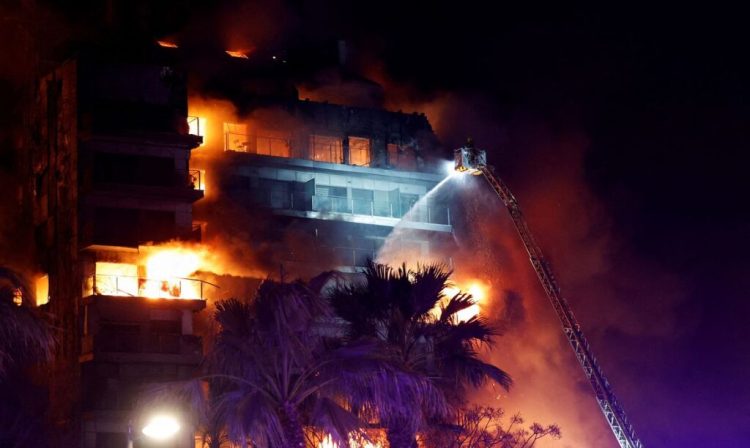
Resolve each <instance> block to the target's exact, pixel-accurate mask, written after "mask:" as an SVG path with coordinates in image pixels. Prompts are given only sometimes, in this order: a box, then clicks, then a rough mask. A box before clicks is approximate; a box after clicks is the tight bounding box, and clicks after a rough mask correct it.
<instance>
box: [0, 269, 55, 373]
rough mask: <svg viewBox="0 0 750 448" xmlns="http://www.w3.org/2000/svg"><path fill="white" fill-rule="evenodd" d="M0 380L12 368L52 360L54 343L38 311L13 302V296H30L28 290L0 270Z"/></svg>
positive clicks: (9, 271)
mask: <svg viewBox="0 0 750 448" xmlns="http://www.w3.org/2000/svg"><path fill="white" fill-rule="evenodd" d="M0 280H2V282H1V284H0V381H2V380H3V378H5V377H6V376H7V375H8V374H9V371H10V370H11V369H12V368H18V367H23V366H24V365H25V364H32V363H35V362H45V361H49V360H51V359H52V355H53V350H54V348H55V340H54V337H53V334H52V331H51V330H50V328H49V326H48V325H47V323H46V322H45V321H44V320H43V319H42V318H41V317H40V316H38V315H37V313H36V311H35V310H33V309H30V308H28V307H27V306H25V305H21V306H18V305H17V304H15V303H14V295H17V294H19V293H20V294H21V296H22V297H28V296H29V295H28V288H26V287H25V285H24V284H23V282H22V281H21V279H20V277H19V276H18V275H17V274H15V273H14V272H13V271H11V270H9V269H7V268H3V267H0Z"/></svg>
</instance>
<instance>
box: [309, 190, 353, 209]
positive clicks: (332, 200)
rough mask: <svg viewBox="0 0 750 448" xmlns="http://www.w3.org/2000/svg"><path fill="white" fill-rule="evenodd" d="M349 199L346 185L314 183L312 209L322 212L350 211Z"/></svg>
mask: <svg viewBox="0 0 750 448" xmlns="http://www.w3.org/2000/svg"><path fill="white" fill-rule="evenodd" d="M351 204H352V203H351V201H350V200H349V199H348V197H347V191H346V187H331V186H328V185H316V186H315V197H314V198H313V210H315V211H322V212H337V213H351V212H352V209H351Z"/></svg>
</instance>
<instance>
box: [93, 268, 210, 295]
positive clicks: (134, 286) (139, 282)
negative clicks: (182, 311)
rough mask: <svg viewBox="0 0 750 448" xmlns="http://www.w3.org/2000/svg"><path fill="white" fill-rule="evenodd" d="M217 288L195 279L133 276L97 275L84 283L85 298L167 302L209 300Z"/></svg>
mask: <svg viewBox="0 0 750 448" xmlns="http://www.w3.org/2000/svg"><path fill="white" fill-rule="evenodd" d="M208 288H216V285H213V284H211V283H208V282H206V281H203V280H198V279H194V278H169V279H154V278H145V277H139V276H132V275H117V274H94V275H91V276H89V277H87V278H86V280H85V282H84V292H83V296H84V297H89V296H113V297H141V298H148V299H167V300H200V301H204V300H206V296H205V293H206V292H207V291H208Z"/></svg>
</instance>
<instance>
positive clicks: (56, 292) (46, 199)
mask: <svg viewBox="0 0 750 448" xmlns="http://www.w3.org/2000/svg"><path fill="white" fill-rule="evenodd" d="M77 84H78V70H77V65H76V64H75V63H72V62H71V63H66V64H64V65H62V66H61V67H60V68H58V69H57V70H55V71H54V72H53V73H51V74H50V75H48V76H46V77H45V78H43V79H42V81H41V83H40V84H39V86H38V91H37V95H36V108H35V114H34V117H35V120H34V121H35V123H34V124H35V126H34V127H33V128H32V129H31V134H32V138H31V142H32V145H31V146H30V147H29V148H28V150H29V151H30V152H31V157H30V161H31V170H32V173H31V174H32V175H31V176H30V178H31V179H32V185H31V186H30V190H31V192H32V195H31V198H32V199H31V200H32V201H33V202H34V207H33V209H34V231H35V243H36V253H37V259H38V261H39V267H40V270H42V271H43V272H47V273H48V274H49V280H50V284H49V295H50V297H51V300H50V302H49V304H48V305H47V306H48V309H49V311H50V314H51V315H52V316H53V320H54V322H53V323H54V325H55V326H56V327H57V328H58V329H59V331H58V350H57V357H56V359H55V362H54V363H53V366H52V369H51V372H50V375H49V378H50V382H51V387H50V419H51V420H52V421H53V422H54V423H55V424H56V425H57V427H58V428H57V431H56V434H57V435H58V437H59V440H58V441H57V442H59V443H61V446H63V445H62V444H63V443H66V442H67V443H70V442H73V443H75V440H76V431H75V429H76V426H77V424H78V422H77V418H76V416H77V413H78V405H79V403H80V400H79V399H78V397H79V395H80V383H79V373H80V372H79V368H78V358H77V357H78V353H79V341H78V337H77V334H78V329H79V326H80V316H79V303H80V299H81V288H80V285H81V283H80V275H81V273H80V266H79V264H78V221H79V206H78V188H77V187H78V155H79V154H78V146H77V140H78V113H77V112H78V89H77Z"/></svg>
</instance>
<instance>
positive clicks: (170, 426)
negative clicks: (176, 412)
mask: <svg viewBox="0 0 750 448" xmlns="http://www.w3.org/2000/svg"><path fill="white" fill-rule="evenodd" d="M179 431H180V422H179V421H177V419H176V418H175V417H174V416H171V415H167V414H158V415H154V416H152V417H151V418H150V419H149V420H148V422H146V425H145V426H144V427H143V429H141V432H142V433H143V435H144V436H146V437H148V438H149V439H153V440H158V441H163V440H168V439H171V438H172V437H174V435H175V434H177V433H178V432H179ZM138 437H140V436H136V435H134V434H133V424H132V422H129V423H128V448H133V442H134V441H135V440H136V439H137V438H138Z"/></svg>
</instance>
